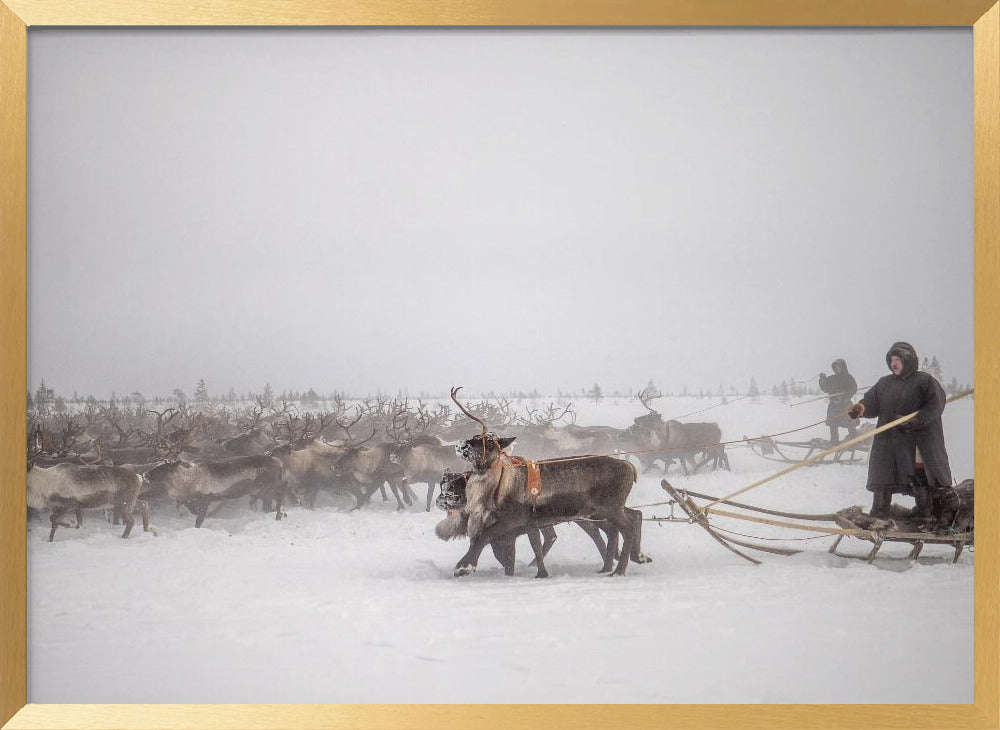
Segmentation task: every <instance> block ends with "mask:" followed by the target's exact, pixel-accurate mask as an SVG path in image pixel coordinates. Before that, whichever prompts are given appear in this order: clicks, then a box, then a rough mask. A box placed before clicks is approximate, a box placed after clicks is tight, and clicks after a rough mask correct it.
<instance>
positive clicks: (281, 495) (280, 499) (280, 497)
mask: <svg viewBox="0 0 1000 730" xmlns="http://www.w3.org/2000/svg"><path fill="white" fill-rule="evenodd" d="M275 500H276V501H277V507H276V508H275V515H274V520H275V522H280V521H281V518H282V517H287V516H288V515H287V514H286V513H285V512H282V511H281V507H282V505H283V504H284V501H285V490H284V488H283V487H278V488H277V490H276V494H275Z"/></svg>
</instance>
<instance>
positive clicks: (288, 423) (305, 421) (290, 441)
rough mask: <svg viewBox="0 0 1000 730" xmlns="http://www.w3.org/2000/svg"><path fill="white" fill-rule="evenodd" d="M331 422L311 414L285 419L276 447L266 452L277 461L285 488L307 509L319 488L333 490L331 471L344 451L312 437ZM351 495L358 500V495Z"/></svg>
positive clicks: (327, 417) (329, 417)
mask: <svg viewBox="0 0 1000 730" xmlns="http://www.w3.org/2000/svg"><path fill="white" fill-rule="evenodd" d="M333 420H334V415H333V414H330V413H324V414H322V415H321V416H319V417H315V416H313V415H312V414H306V416H305V417H303V418H294V417H289V418H288V419H287V420H285V421H282V422H280V423H279V424H278V429H279V431H280V430H283V431H284V434H283V436H279V438H278V440H277V442H278V443H279V444H280V445H279V446H277V447H276V448H274V449H272V450H271V451H269V452H268V454H270V455H271V456H274V457H275V458H277V459H279V460H280V461H281V468H282V476H283V478H284V480H285V483H286V485H287V486H288V489H289V490H291V493H292V494H293V495H294V494H301V496H302V499H303V501H304V502H305V504H306V506H307V507H308V508H309V509H313V508H314V507H315V504H316V496H317V494H318V493H319V490H320V489H322V488H326V489H333V488H335V487H336V484H335V482H334V479H333V470H334V468H335V467H336V465H337V462H338V461H340V459H341V457H342V456H343V455H344V453H345V452H346V450H347V447H346V446H344V445H343V444H330V443H327V442H326V441H323V440H322V439H318V438H316V437H315V435H316V434H318V433H321V432H322V431H323V430H324V429H325V428H327V427H328V426H329V425H330V423H331V422H332V421H333ZM349 428H350V426H348V429H349ZM351 492H352V493H353V494H354V495H355V497H356V498H358V499H360V494H359V492H355V491H354V490H351Z"/></svg>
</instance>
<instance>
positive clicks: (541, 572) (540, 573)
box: [535, 570, 549, 578]
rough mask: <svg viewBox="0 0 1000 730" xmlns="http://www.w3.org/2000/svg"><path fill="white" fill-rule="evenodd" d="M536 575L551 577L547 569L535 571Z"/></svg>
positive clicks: (538, 576) (537, 576)
mask: <svg viewBox="0 0 1000 730" xmlns="http://www.w3.org/2000/svg"><path fill="white" fill-rule="evenodd" d="M535 577H536V578H548V577H549V572H548V571H547V570H546V571H542V570H540V571H538V572H537V573H535Z"/></svg>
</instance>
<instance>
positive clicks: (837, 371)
mask: <svg viewBox="0 0 1000 730" xmlns="http://www.w3.org/2000/svg"><path fill="white" fill-rule="evenodd" d="M830 367H831V368H833V375H830V376H827V374H826V373H820V376H819V389H820V390H822V391H823V392H824V393H829V394H830V402H829V403H828V404H827V406H826V425H827V426H829V427H830V443H831V444H832V445H836V444H838V443H839V442H840V429H842V428H846V429H847V436H848V438H852V437H854V436H855V435H857V431H858V429H857V426H856V424H855V423H854V419H853V418H848V417H847V409H848V408H850V407H851V399H852V398H853V397H854V394H855V393H857V392H858V382H857V381H856V380H855V379H854V376H853V375H851V374H850V373H849V372H847V363H846V362H845V361H844V360H841V359H837V360H834V361H833V364H832V365H830Z"/></svg>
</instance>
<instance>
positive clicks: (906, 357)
mask: <svg viewBox="0 0 1000 730" xmlns="http://www.w3.org/2000/svg"><path fill="white" fill-rule="evenodd" d="M893 355H895V356H897V357H898V358H899V359H901V360H902V361H903V372H902V377H904V378H906V377H909V376H910V375H913V373H915V372H917V369H918V368H919V366H920V360H918V359H917V351H916V349H915V348H914V347H913V345H911V344H910V343H909V342H893V343H892V347H890V348H889V352H887V353H885V364H886V366H888V365H889V360H890V359H891V358H892V356H893ZM890 370H891V368H890Z"/></svg>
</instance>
